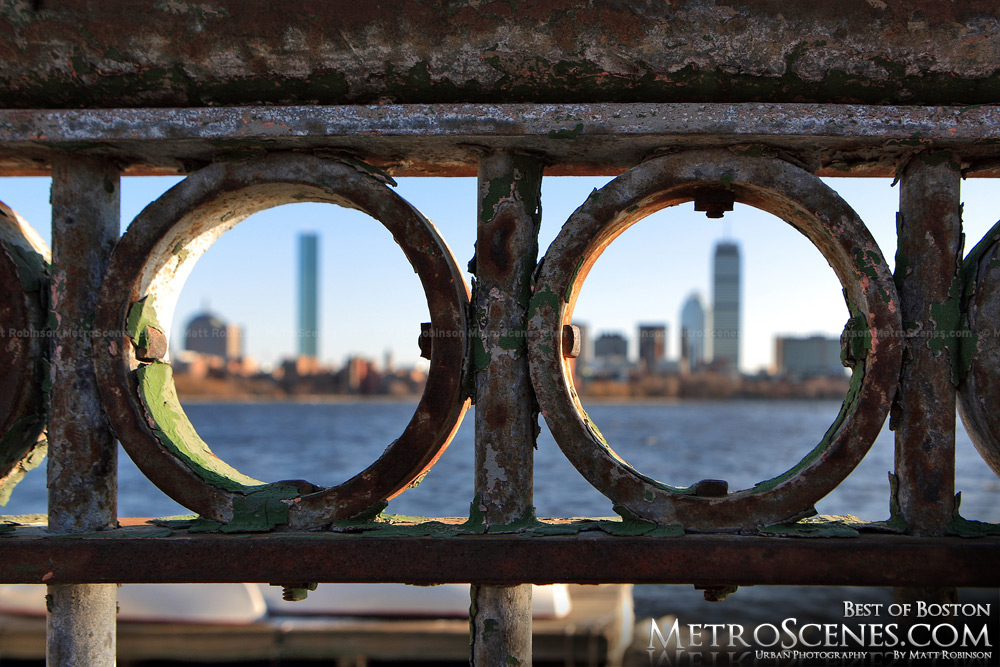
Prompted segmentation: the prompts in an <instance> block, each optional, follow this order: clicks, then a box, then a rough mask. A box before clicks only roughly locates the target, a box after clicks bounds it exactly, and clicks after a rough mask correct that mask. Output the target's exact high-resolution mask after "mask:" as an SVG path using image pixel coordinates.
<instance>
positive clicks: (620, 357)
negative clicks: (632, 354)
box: [594, 333, 628, 364]
mask: <svg viewBox="0 0 1000 667" xmlns="http://www.w3.org/2000/svg"><path fill="white" fill-rule="evenodd" d="M627 359H628V341H626V340H625V336H623V335H621V334H620V333H602V334H601V335H600V336H598V337H597V340H595V341H594V361H595V362H597V363H604V364H624V363H625V362H626V360H627Z"/></svg>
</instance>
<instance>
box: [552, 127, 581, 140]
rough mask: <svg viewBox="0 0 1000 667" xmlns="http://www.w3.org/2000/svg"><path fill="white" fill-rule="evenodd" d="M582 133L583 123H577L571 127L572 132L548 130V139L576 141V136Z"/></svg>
mask: <svg viewBox="0 0 1000 667" xmlns="http://www.w3.org/2000/svg"><path fill="white" fill-rule="evenodd" d="M581 132H583V123H577V124H576V125H574V126H573V129H572V130H568V129H565V128H563V129H559V130H549V133H548V137H549V139H576V137H577V135H579V134H580V133H581Z"/></svg>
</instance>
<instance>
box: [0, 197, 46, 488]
mask: <svg viewBox="0 0 1000 667" xmlns="http://www.w3.org/2000/svg"><path fill="white" fill-rule="evenodd" d="M49 261H50V257H49V249H48V247H46V245H45V242H44V241H42V239H41V238H40V237H39V236H38V234H37V233H36V232H35V230H33V229H32V228H31V227H30V226H29V225H28V224H27V223H26V222H25V221H24V220H23V219H22V218H21V216H19V215H18V214H17V213H15V212H14V211H12V210H11V209H10V208H8V207H7V206H5V205H4V204H3V203H0V339H2V340H3V344H2V345H0V368H3V369H4V380H3V382H2V383H0V505H4V504H6V503H7V500H8V499H9V498H10V494H11V492H12V491H13V489H14V486H15V485H16V484H17V483H18V482H19V481H21V479H22V478H23V477H24V475H25V474H26V473H27V471H28V470H31V469H32V468H35V467H36V466H38V464H40V463H41V462H42V459H43V458H44V457H45V452H46V450H47V442H46V440H45V438H44V436H43V433H44V430H45V413H46V396H45V391H44V389H43V387H44V384H45V381H46V379H47V378H46V370H47V368H46V365H47V360H48V348H47V345H48V339H47V338H46V337H45V335H44V329H45V326H46V317H47V312H48V308H47V303H48V286H49V279H48V267H49Z"/></svg>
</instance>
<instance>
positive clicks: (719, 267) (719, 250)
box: [712, 241, 740, 373]
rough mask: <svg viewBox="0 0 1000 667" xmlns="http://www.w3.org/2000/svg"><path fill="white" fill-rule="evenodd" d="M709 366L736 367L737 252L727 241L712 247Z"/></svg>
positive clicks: (738, 342) (736, 248)
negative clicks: (710, 364)
mask: <svg viewBox="0 0 1000 667" xmlns="http://www.w3.org/2000/svg"><path fill="white" fill-rule="evenodd" d="M712 364H713V365H714V366H715V367H716V368H719V369H721V370H728V371H730V372H733V373H735V372H737V371H738V370H739V367H740V248H739V246H738V245H736V244H735V243H733V242H731V241H720V242H719V243H718V244H717V245H716V246H715V257H714V260H713V262H712Z"/></svg>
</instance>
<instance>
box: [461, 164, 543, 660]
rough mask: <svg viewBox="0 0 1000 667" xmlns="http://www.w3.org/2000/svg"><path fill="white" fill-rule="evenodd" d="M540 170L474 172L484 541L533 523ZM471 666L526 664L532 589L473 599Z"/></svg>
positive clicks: (499, 590)
mask: <svg viewBox="0 0 1000 667" xmlns="http://www.w3.org/2000/svg"><path fill="white" fill-rule="evenodd" d="M541 183H542V163H541V162H540V161H539V160H538V159H536V158H533V157H530V156H526V155H519V154H515V153H511V152H494V153H489V154H488V155H486V156H484V157H483V158H482V160H481V161H480V163H479V223H478V235H477V241H476V255H475V258H474V259H473V263H472V264H473V265H472V266H471V270H472V272H473V273H474V274H475V277H476V280H475V283H474V288H473V303H472V307H473V317H472V327H473V331H474V333H473V354H472V357H473V361H472V363H473V367H474V370H475V373H476V374H475V378H476V379H475V405H476V502H477V503H478V506H479V507H478V509H479V511H480V512H481V513H482V517H483V523H484V527H485V530H486V531H487V532H490V531H493V532H496V531H498V530H504V529H505V528H506V529H507V530H509V529H510V527H511V526H512V525H514V524H516V523H517V522H519V521H532V520H534V507H533V506H532V497H533V496H532V494H533V465H532V463H533V453H534V448H535V440H536V438H537V436H538V403H537V401H536V400H535V393H534V390H533V389H532V386H531V378H530V376H529V374H528V341H527V338H526V336H525V334H526V331H525V324H526V320H525V318H526V315H527V307H528V300H529V299H530V297H531V277H532V274H533V272H534V270H535V265H536V263H537V261H538V228H539V225H540V224H541ZM470 623H471V632H472V647H471V650H472V664H474V665H530V664H531V586H530V585H529V584H525V585H520V586H475V587H473V589H472V618H471V620H470Z"/></svg>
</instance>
